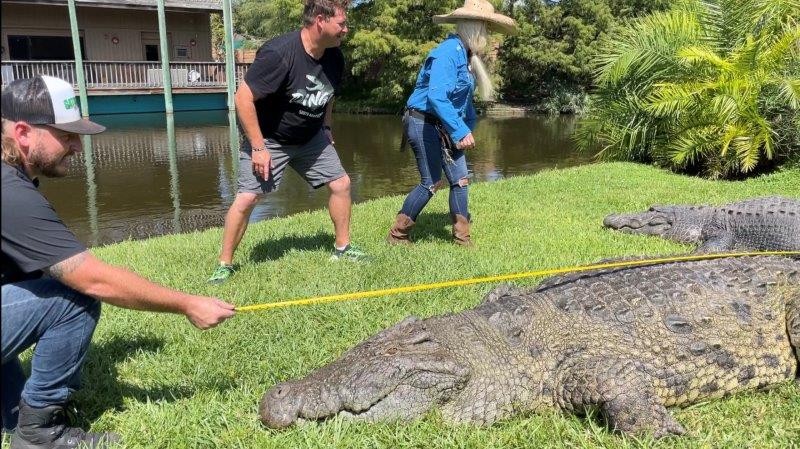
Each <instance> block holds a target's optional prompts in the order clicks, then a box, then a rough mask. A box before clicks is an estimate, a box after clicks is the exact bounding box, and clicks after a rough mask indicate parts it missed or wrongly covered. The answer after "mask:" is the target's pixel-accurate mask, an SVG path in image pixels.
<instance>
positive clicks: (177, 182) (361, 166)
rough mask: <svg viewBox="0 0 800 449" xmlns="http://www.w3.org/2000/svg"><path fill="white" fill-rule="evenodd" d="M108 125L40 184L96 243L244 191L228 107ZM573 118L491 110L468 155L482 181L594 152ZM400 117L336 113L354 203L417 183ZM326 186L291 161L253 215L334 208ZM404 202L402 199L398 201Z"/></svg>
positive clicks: (205, 218) (110, 120)
mask: <svg viewBox="0 0 800 449" xmlns="http://www.w3.org/2000/svg"><path fill="white" fill-rule="evenodd" d="M93 119H94V120H96V121H98V122H100V123H102V124H104V125H106V126H107V127H108V131H106V132H105V133H102V134H99V135H96V136H93V137H92V138H85V140H84V150H83V153H82V155H80V156H76V157H75V158H73V160H72V161H71V167H70V172H69V175H68V176H67V177H65V178H60V179H46V180H43V182H42V187H41V188H42V191H43V192H44V193H45V195H47V197H48V198H49V199H50V200H51V201H52V203H53V204H54V206H55V208H56V210H57V211H58V212H59V214H60V215H61V217H62V218H63V219H64V221H65V222H66V223H67V225H68V226H69V227H70V228H71V229H73V230H74V231H75V233H76V234H77V235H78V238H79V239H81V240H82V241H84V242H86V243H87V244H89V245H99V244H106V243H110V242H116V241H120V240H124V239H128V238H134V239H138V238H144V237H148V236H153V235H161V234H165V233H172V232H187V231H192V230H195V229H204V228H208V227H212V226H221V225H222V224H223V221H224V214H225V211H226V210H227V208H228V206H229V205H230V203H231V202H232V201H233V197H234V195H235V193H236V170H237V166H238V145H239V136H238V134H237V130H236V126H232V125H234V124H235V116H234V115H233V114H232V113H229V112H228V111H208V112H192V113H176V114H175V115H174V119H173V118H172V117H170V118H167V116H166V115H164V114H137V115H114V116H96V117H93ZM573 126H574V120H573V119H571V118H569V117H556V118H544V117H520V118H507V119H483V120H481V121H480V122H479V124H478V128H477V129H476V132H475V135H476V140H477V147H476V149H475V150H474V151H471V152H470V154H469V168H470V170H471V171H472V172H473V176H474V180H475V181H493V180H497V179H502V178H505V177H508V176H513V175H519V174H527V173H532V172H535V171H538V170H541V169H543V168H550V167H563V166H570V165H577V164H580V163H583V162H585V161H586V157H585V156H581V155H578V154H577V153H576V152H575V150H574V148H573V146H572V145H571V143H570V141H569V135H570V134H571V133H572V130H573ZM400 132H401V127H400V119H399V117H394V116H359V115H337V116H336V118H335V120H334V135H335V138H336V142H337V149H338V150H339V155H340V157H341V159H342V164H343V165H344V167H345V168H346V169H347V171H348V173H349V174H350V177H351V179H352V192H353V199H354V201H356V202H359V201H363V200H367V199H373V198H378V197H381V196H386V195H394V194H404V193H406V192H408V191H409V190H410V189H411V187H413V186H414V185H415V184H416V183H417V182H419V179H418V174H417V172H416V169H415V168H414V162H413V154H412V153H411V151H406V152H399V151H398V148H399V146H400V137H401V135H400ZM327 201H328V192H327V189H324V188H322V189H318V190H314V189H311V188H310V187H309V186H308V185H307V184H306V183H305V181H303V180H302V178H300V177H299V176H297V174H295V173H294V172H293V171H292V170H287V172H286V174H285V175H284V179H283V182H282V185H281V187H280V189H279V190H278V191H277V192H274V193H272V194H270V195H267V197H266V198H265V199H264V201H262V203H261V204H259V205H258V206H257V207H256V209H255V210H254V212H253V215H252V217H251V221H258V220H263V219H266V218H272V217H277V216H286V215H289V214H292V213H296V212H301V211H306V210H312V209H318V208H322V207H326V205H327ZM398 206H399V205H398Z"/></svg>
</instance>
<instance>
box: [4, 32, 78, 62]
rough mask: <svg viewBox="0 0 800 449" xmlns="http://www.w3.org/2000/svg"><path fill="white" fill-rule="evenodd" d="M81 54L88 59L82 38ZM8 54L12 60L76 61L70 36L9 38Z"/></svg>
mask: <svg viewBox="0 0 800 449" xmlns="http://www.w3.org/2000/svg"><path fill="white" fill-rule="evenodd" d="M80 45H81V54H82V55H83V58H84V59H87V58H86V48H85V47H84V43H83V38H82V37H81V38H80ZM8 47H9V48H8V53H9V57H10V59H12V60H21V61H70V60H73V59H75V52H74V51H72V37H70V36H13V35H9V36H8Z"/></svg>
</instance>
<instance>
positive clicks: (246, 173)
mask: <svg viewBox="0 0 800 449" xmlns="http://www.w3.org/2000/svg"><path fill="white" fill-rule="evenodd" d="M264 144H265V145H266V147H267V151H269V154H270V156H271V158H272V161H271V164H272V171H271V172H270V178H269V181H264V180H263V179H261V177H260V176H256V174H255V173H253V159H252V157H251V153H252V149H251V147H250V142H249V141H248V140H247V139H244V141H243V142H242V148H241V150H239V187H238V191H239V193H255V194H262V193H268V192H272V191H274V190H277V188H278V186H279V185H280V183H281V179H283V171H284V170H285V169H286V166H287V165H290V166H291V167H292V168H293V169H294V170H295V171H296V172H297V173H298V174H299V175H300V176H302V177H303V179H305V180H306V182H307V183H308V184H309V185H311V187H313V188H315V189H317V188H319V187H322V186H324V185H325V184H327V183H329V182H331V181H335V180H337V179H339V178H341V177H342V176H345V175H346V174H347V172H345V171H344V167H342V162H341V161H340V160H339V155H338V154H336V148H334V147H333V145H331V143H330V141H329V140H328V136H327V135H326V134H325V132H324V131H322V130H320V132H319V133H317V135H316V136H314V137H313V138H312V139H311V140H309V141H308V142H306V143H304V144H302V145H283V144H280V143H278V142H276V141H274V140H272V139H264Z"/></svg>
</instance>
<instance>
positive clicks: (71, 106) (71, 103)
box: [64, 97, 78, 109]
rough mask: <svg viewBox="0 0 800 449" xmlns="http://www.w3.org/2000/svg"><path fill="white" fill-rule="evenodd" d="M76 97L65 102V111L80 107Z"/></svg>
mask: <svg viewBox="0 0 800 449" xmlns="http://www.w3.org/2000/svg"><path fill="white" fill-rule="evenodd" d="M75 100H76V99H75V97H72V98H67V99H66V100H64V109H74V108H76V107H77V106H78V104H77V102H76V101H75Z"/></svg>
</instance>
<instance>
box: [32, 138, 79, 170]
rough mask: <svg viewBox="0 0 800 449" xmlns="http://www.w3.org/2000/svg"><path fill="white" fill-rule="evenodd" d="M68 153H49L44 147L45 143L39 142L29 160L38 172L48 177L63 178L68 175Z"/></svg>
mask: <svg viewBox="0 0 800 449" xmlns="http://www.w3.org/2000/svg"><path fill="white" fill-rule="evenodd" d="M68 155H69V153H68V152H67V153H60V154H59V155H53V154H48V153H47V152H46V151H45V149H44V143H39V145H38V146H37V147H36V148H35V149H34V151H33V152H32V153H31V155H30V156H29V159H28V162H29V164H30V165H31V167H32V168H33V169H34V171H35V172H36V173H40V174H42V175H44V176H46V177H48V178H62V177H64V176H66V175H67V157H68Z"/></svg>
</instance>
